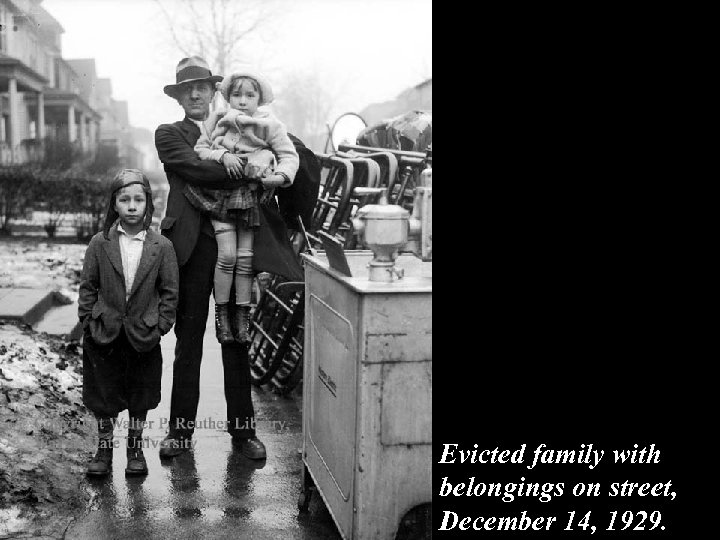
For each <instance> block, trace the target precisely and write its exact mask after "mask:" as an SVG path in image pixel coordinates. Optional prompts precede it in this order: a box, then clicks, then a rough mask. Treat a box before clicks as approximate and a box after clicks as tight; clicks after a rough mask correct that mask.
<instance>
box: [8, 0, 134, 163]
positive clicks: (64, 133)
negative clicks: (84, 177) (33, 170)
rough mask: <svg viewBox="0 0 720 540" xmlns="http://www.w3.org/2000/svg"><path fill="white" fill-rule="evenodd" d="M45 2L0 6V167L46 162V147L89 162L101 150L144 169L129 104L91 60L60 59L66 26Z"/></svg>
mask: <svg viewBox="0 0 720 540" xmlns="http://www.w3.org/2000/svg"><path fill="white" fill-rule="evenodd" d="M41 4H42V0H0V165H7V164H13V163H26V162H29V161H36V160H40V159H42V156H43V141H44V140H45V137H49V138H51V139H52V140H54V141H63V140H64V141H69V142H70V143H71V144H73V145H74V146H75V147H76V148H77V149H79V150H80V151H81V152H82V153H83V154H85V155H86V156H88V157H92V156H93V155H94V154H95V153H96V152H97V151H98V149H99V148H100V147H101V145H102V146H103V147H104V150H105V151H108V148H105V146H108V147H109V148H110V150H109V151H110V152H111V153H113V152H114V153H115V155H117V157H118V159H119V162H120V165H122V166H125V167H141V166H142V160H143V155H142V152H140V151H139V150H138V149H137V148H135V146H134V145H133V140H132V127H131V126H130V123H129V119H128V111H127V102H123V101H116V100H114V99H113V98H112V87H111V83H110V79H101V78H98V76H97V71H96V67H95V60H94V59H93V58H82V59H64V58H63V57H62V47H61V35H62V33H63V32H64V30H63V28H62V26H61V25H60V23H59V22H58V21H57V20H56V19H55V18H54V17H53V16H52V15H51V14H50V13H48V12H47V11H46V10H45V9H44V8H43V6H42V5H41Z"/></svg>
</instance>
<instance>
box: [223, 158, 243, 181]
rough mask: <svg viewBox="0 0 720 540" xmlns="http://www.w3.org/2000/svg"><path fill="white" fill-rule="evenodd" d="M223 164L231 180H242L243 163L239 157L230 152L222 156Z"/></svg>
mask: <svg viewBox="0 0 720 540" xmlns="http://www.w3.org/2000/svg"><path fill="white" fill-rule="evenodd" d="M222 162H223V165H224V166H225V172H227V175H228V176H229V177H230V178H233V179H235V180H239V179H240V178H242V162H241V161H240V158H239V157H237V156H235V155H233V154H231V153H230V152H225V153H224V154H223V156H222Z"/></svg>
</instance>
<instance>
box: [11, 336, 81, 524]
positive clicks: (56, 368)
mask: <svg viewBox="0 0 720 540" xmlns="http://www.w3.org/2000/svg"><path fill="white" fill-rule="evenodd" d="M94 433H95V424H94V419H93V417H92V415H91V414H90V413H89V412H88V411H87V410H86V409H85V407H84V406H83V405H82V363H81V354H80V350H79V347H78V346H77V344H76V343H64V342H63V341H62V340H59V339H55V338H52V337H50V336H47V335H38V334H36V333H34V332H32V330H30V329H26V328H22V327H18V326H15V325H10V324H3V325H0V538H4V537H6V536H10V537H13V538H16V537H21V536H18V534H26V535H29V536H38V535H39V536H45V537H51V538H52V537H62V534H63V533H64V531H65V529H66V528H67V526H68V525H69V523H70V521H71V519H72V517H73V516H74V515H75V514H78V513H81V512H82V511H83V510H84V508H85V507H86V505H87V502H88V500H89V494H88V493H87V491H86V490H85V489H84V485H83V484H84V471H85V465H86V463H87V460H88V459H89V458H90V456H91V453H92V448H89V447H88V442H89V441H93V437H94Z"/></svg>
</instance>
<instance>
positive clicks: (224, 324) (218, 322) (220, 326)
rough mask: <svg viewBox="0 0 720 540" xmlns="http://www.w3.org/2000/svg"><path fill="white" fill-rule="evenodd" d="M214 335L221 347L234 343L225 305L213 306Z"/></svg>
mask: <svg viewBox="0 0 720 540" xmlns="http://www.w3.org/2000/svg"><path fill="white" fill-rule="evenodd" d="M215 335H216V337H217V340H218V342H220V344H221V345H228V344H230V343H233V342H234V341H235V338H234V337H233V334H232V330H231V329H230V314H229V313H228V305H227V304H215Z"/></svg>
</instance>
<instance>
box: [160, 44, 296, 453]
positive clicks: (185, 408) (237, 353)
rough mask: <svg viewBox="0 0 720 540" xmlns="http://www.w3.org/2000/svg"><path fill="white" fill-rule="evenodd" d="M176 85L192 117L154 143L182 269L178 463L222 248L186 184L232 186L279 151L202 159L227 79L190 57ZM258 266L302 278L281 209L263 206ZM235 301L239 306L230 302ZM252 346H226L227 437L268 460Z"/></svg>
mask: <svg viewBox="0 0 720 540" xmlns="http://www.w3.org/2000/svg"><path fill="white" fill-rule="evenodd" d="M175 79H176V80H175V84H170V85H167V86H165V88H164V91H165V93H166V94H167V95H168V96H170V97H171V98H173V99H175V100H177V102H178V103H179V104H180V106H181V107H182V108H183V110H184V111H185V118H184V119H183V120H182V121H180V122H175V123H173V124H163V125H161V126H160V127H158V129H157V130H156V132H155V146H156V148H157V151H158V156H159V157H160V161H162V162H163V164H164V167H165V173H166V175H167V178H168V182H169V184H170V192H169V195H168V201H167V211H166V217H165V218H164V219H163V221H162V224H161V225H160V228H161V230H162V233H163V235H165V236H167V237H168V238H169V239H170V240H171V241H172V242H173V245H174V247H175V252H176V254H177V259H178V265H179V266H180V290H179V303H178V309H177V322H176V325H175V334H176V336H177V345H176V347H175V363H174V366H173V389H172V398H171V404H170V419H169V432H168V435H167V437H165V439H164V440H163V441H162V442H161V444H160V457H161V458H171V457H175V456H177V455H179V454H180V453H181V452H182V451H183V450H184V449H187V448H189V447H190V442H191V438H192V435H193V433H194V422H195V420H196V415H197V407H198V401H199V398H200V363H201V360H202V347H203V336H204V334H205V325H206V322H207V318H208V307H209V306H208V304H209V296H210V294H211V292H212V286H213V275H214V270H215V260H216V258H217V244H216V242H215V236H214V231H213V229H212V226H211V224H210V221H209V219H208V218H207V216H204V215H203V214H201V213H200V212H199V211H198V210H196V209H195V208H194V207H193V206H192V205H191V204H190V203H189V202H188V201H187V199H186V198H185V196H184V195H183V190H184V187H185V185H186V183H190V184H191V185H196V186H198V187H207V188H212V189H232V188H234V187H237V185H238V182H239V181H242V179H243V178H244V177H245V175H247V176H254V175H255V174H254V173H255V172H258V171H260V172H262V171H264V170H265V169H266V168H267V167H268V165H269V163H270V160H271V157H272V154H271V153H270V152H269V151H266V150H263V151H261V152H259V153H258V155H257V156H256V158H254V159H253V160H250V162H249V163H248V164H247V166H246V167H245V168H244V170H243V167H242V166H241V163H240V161H239V159H238V158H237V156H233V155H232V154H230V153H225V154H224V155H223V156H221V158H220V161H221V163H216V162H214V161H203V160H201V159H200V158H199V157H198V156H197V154H196V153H195V151H194V149H193V148H194V146H195V143H196V142H197V140H198V138H199V137H200V133H201V130H202V129H205V128H204V125H203V121H204V120H205V119H206V118H207V117H208V114H209V111H210V102H211V100H212V97H213V94H214V88H215V83H217V82H219V81H220V80H222V77H219V76H214V75H212V73H211V72H210V68H209V67H208V65H207V63H206V62H205V60H203V59H202V58H200V57H197V56H194V57H190V58H183V59H182V60H181V61H180V63H179V64H178V66H177V69H176V73H175ZM253 266H254V268H255V269H256V270H258V271H267V272H271V273H274V274H280V275H283V276H286V277H288V278H289V279H299V280H302V279H303V277H302V275H303V274H302V268H301V267H300V266H299V264H298V262H297V259H296V258H295V256H294V254H293V253H292V248H291V247H290V244H289V242H288V239H287V230H286V229H285V226H284V223H283V221H282V218H281V217H280V214H279V212H278V211H277V204H276V203H275V202H274V201H273V202H272V203H271V205H267V206H264V207H263V209H262V211H261V226H260V229H259V230H258V231H257V232H256V237H255V252H254V260H253ZM231 304H232V303H231ZM247 353H248V349H247V346H246V345H241V344H239V343H234V344H228V345H223V346H222V360H223V369H224V379H225V399H226V402H227V420H228V432H229V433H230V435H231V436H232V441H233V446H235V447H236V448H237V449H238V450H239V451H240V452H241V453H242V454H244V455H245V456H247V457H249V458H250V459H265V457H266V450H265V446H264V445H263V443H262V442H261V441H260V440H259V439H258V438H257V437H256V435H255V429H254V426H255V419H254V410H253V404H252V399H251V396H250V367H249V363H248V354H247Z"/></svg>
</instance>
